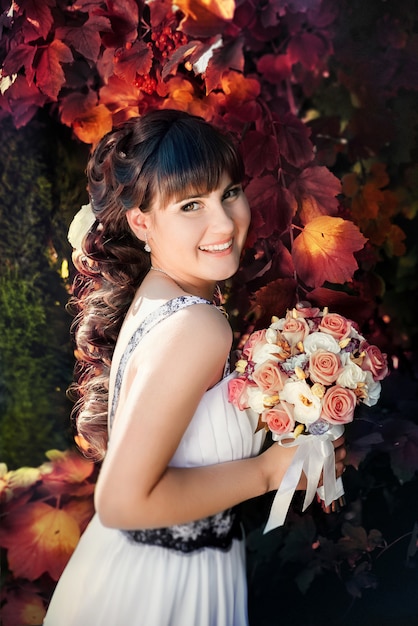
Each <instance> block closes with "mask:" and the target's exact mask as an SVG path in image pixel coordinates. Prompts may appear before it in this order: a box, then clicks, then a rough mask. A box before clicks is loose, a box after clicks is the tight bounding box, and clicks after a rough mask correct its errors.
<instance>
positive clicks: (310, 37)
mask: <svg viewBox="0 0 418 626" xmlns="http://www.w3.org/2000/svg"><path fill="white" fill-rule="evenodd" d="M287 51H288V54H289V57H290V59H291V61H292V63H297V62H300V63H302V65H303V66H304V67H306V68H307V69H308V70H314V69H315V68H316V67H317V66H318V65H320V64H321V61H322V60H323V57H324V56H325V54H326V53H327V52H328V46H326V44H325V42H324V40H323V39H320V38H319V37H318V36H317V35H315V34H313V33H301V34H299V35H295V36H294V37H292V39H291V40H290V43H289V45H288V47H287Z"/></svg>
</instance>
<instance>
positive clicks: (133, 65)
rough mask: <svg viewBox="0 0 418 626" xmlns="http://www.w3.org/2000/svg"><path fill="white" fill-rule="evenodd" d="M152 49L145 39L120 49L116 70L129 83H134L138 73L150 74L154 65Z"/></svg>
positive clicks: (117, 74)
mask: <svg viewBox="0 0 418 626" xmlns="http://www.w3.org/2000/svg"><path fill="white" fill-rule="evenodd" d="M152 56H153V55H152V50H151V49H150V48H149V47H148V46H147V44H146V43H145V42H144V41H136V42H135V43H134V44H133V46H132V47H130V48H128V49H126V48H124V49H123V50H122V51H120V53H119V51H118V54H117V57H116V59H117V63H115V67H114V72H115V75H116V76H118V77H119V78H123V79H124V80H126V82H127V83H133V82H134V81H135V78H136V75H137V74H140V75H141V76H142V75H144V74H148V73H149V71H150V69H151V65H152Z"/></svg>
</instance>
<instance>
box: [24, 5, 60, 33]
mask: <svg viewBox="0 0 418 626" xmlns="http://www.w3.org/2000/svg"><path fill="white" fill-rule="evenodd" d="M19 4H20V11H22V12H23V13H24V15H25V21H24V22H23V25H22V35H23V39H24V41H25V42H26V43H28V42H30V41H35V40H36V39H39V38H42V39H46V38H47V37H48V34H49V31H50V30H51V27H52V24H53V22H54V18H53V16H52V13H51V9H50V8H49V7H55V0H23V2H21V3H19Z"/></svg>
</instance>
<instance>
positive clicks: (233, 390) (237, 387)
mask: <svg viewBox="0 0 418 626" xmlns="http://www.w3.org/2000/svg"><path fill="white" fill-rule="evenodd" d="M249 384H250V383H249V382H248V380H247V379H245V378H232V379H231V380H229V381H228V400H229V402H231V403H232V404H234V405H235V406H236V407H238V409H239V410H240V411H243V410H244V409H247V408H248V395H247V387H248V385H249Z"/></svg>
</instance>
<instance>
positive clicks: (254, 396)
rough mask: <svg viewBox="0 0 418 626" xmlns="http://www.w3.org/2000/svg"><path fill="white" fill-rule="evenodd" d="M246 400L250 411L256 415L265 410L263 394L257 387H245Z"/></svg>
mask: <svg viewBox="0 0 418 626" xmlns="http://www.w3.org/2000/svg"><path fill="white" fill-rule="evenodd" d="M247 398H248V404H249V406H250V409H252V410H253V411H255V412H256V413H262V412H263V411H264V409H265V408H266V407H265V406H264V402H263V398H264V394H263V392H262V391H261V390H260V389H259V388H258V387H251V386H248V387H247Z"/></svg>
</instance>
